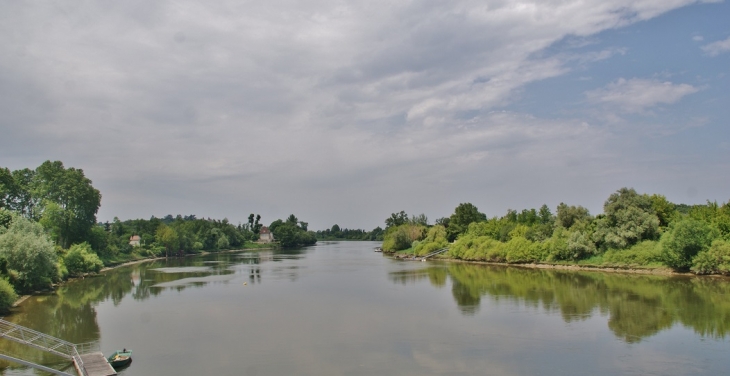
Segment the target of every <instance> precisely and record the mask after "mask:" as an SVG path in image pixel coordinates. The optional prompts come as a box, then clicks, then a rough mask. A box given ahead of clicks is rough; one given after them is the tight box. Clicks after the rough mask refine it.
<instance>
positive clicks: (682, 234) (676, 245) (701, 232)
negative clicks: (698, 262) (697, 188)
mask: <svg viewBox="0 0 730 376" xmlns="http://www.w3.org/2000/svg"><path fill="white" fill-rule="evenodd" d="M718 235H719V234H718V233H717V230H716V229H714V228H712V227H710V225H708V224H707V223H706V222H703V221H699V220H696V219H692V218H687V219H683V220H680V221H677V222H673V223H672V224H671V225H670V226H669V229H668V231H667V232H666V233H664V235H663V236H662V239H661V242H662V258H663V261H664V263H665V264H666V265H667V266H669V267H671V268H673V269H675V270H680V271H687V270H689V269H690V267H691V266H692V258H693V257H694V256H695V255H697V254H698V253H700V252H701V251H704V250H706V249H708V248H709V247H710V244H712V241H713V240H714V239H715V238H716V237H717V236H718Z"/></svg>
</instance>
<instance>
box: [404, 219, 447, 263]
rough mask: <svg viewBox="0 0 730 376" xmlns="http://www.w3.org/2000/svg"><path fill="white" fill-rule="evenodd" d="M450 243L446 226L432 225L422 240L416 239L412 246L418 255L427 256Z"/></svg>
mask: <svg viewBox="0 0 730 376" xmlns="http://www.w3.org/2000/svg"><path fill="white" fill-rule="evenodd" d="M448 245H449V241H448V240H447V239H446V228H444V226H441V225H436V226H433V227H431V228H430V229H429V230H428V233H427V234H426V237H425V238H424V239H423V240H422V241H414V242H413V243H412V244H411V246H412V248H413V252H414V254H415V255H417V256H425V255H427V254H429V253H431V252H434V251H437V250H439V249H442V248H445V247H446V246H448Z"/></svg>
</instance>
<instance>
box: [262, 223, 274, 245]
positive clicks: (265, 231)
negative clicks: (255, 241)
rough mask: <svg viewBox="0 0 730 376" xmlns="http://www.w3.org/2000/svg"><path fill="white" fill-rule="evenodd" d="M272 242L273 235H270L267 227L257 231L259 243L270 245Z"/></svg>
mask: <svg viewBox="0 0 730 376" xmlns="http://www.w3.org/2000/svg"><path fill="white" fill-rule="evenodd" d="M273 241H274V234H272V233H271V230H269V228H268V227H266V226H263V227H261V230H260V231H259V243H271V242H273Z"/></svg>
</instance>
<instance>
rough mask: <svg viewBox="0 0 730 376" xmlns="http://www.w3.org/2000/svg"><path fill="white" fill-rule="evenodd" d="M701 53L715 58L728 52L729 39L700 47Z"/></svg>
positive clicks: (729, 46) (729, 48)
mask: <svg viewBox="0 0 730 376" xmlns="http://www.w3.org/2000/svg"><path fill="white" fill-rule="evenodd" d="M702 51H704V52H705V53H706V54H708V55H710V56H717V55H719V54H722V53H725V52H728V51H730V37H728V38H727V39H725V40H719V41H717V42H712V43H710V44H706V45H704V46H702Z"/></svg>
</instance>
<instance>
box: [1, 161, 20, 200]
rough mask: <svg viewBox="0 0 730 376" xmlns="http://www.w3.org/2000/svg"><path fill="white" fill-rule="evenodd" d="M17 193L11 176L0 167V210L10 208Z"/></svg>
mask: <svg viewBox="0 0 730 376" xmlns="http://www.w3.org/2000/svg"><path fill="white" fill-rule="evenodd" d="M17 191H18V187H17V185H16V184H15V179H13V174H12V173H11V172H10V170H8V169H7V168H3V167H0V209H11V208H12V206H13V200H14V198H15V197H16V196H17Z"/></svg>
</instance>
